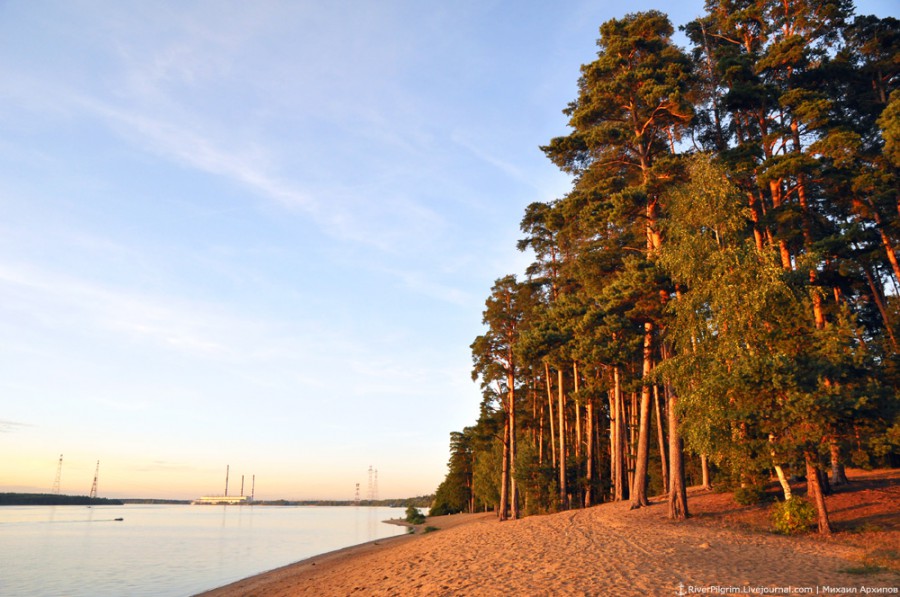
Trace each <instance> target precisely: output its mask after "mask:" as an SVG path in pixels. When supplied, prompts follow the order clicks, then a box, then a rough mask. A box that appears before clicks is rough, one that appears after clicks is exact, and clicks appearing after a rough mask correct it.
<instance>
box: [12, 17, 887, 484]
mask: <svg viewBox="0 0 900 597" xmlns="http://www.w3.org/2000/svg"><path fill="white" fill-rule="evenodd" d="M654 5H657V4H656V3H653V2H633V3H629V5H628V8H627V10H628V11H632V12H633V11H637V10H644V9H648V8H652V7H653V6H654ZM622 6H623V5H621V4H619V3H613V2H606V1H596V0H594V1H589V2H578V1H566V2H560V3H546V2H489V1H460V2H453V3H437V2H413V1H410V2H404V1H392V0H384V1H379V2H367V1H362V0H358V1H353V2H349V1H347V2H340V1H336V2H302V1H298V2H262V1H261V2H250V3H248V2H220V1H216V2H212V1H210V2H152V3H150V2H147V3H138V2H103V1H95V2H90V1H78V0H70V1H60V2H49V1H48V2H43V1H38V2H29V1H12V2H2V3H0V454H2V458H0V491H4V490H5V491H10V490H12V491H45V490H48V489H49V488H50V486H51V485H52V483H53V478H54V476H55V472H56V462H57V459H58V457H59V454H61V453H62V454H64V467H63V473H62V482H61V485H62V490H63V491H64V492H67V493H87V492H88V490H89V489H90V485H91V481H92V477H93V471H94V466H95V463H96V461H97V460H100V461H101V465H100V468H101V472H100V493H101V495H107V496H146V497H176V498H191V497H195V496H197V495H200V494H206V493H216V492H221V490H222V489H223V487H222V485H223V478H224V470H225V466H226V464H230V465H231V471H232V480H233V481H232V485H231V488H232V492H234V491H235V487H236V486H235V483H236V482H235V481H234V479H235V478H237V477H238V476H239V475H241V474H245V475H247V479H248V481H247V483H248V487H249V476H250V475H251V474H255V475H256V477H257V497H258V498H262V499H275V498H344V499H348V498H351V497H352V496H353V492H354V486H355V484H356V483H360V484H361V486H362V488H363V492H365V490H366V487H367V469H368V467H369V466H370V465H371V466H374V467H375V468H377V469H378V471H379V493H380V495H381V496H382V497H405V496H409V495H418V494H423V493H430V492H432V491H433V490H434V489H435V487H436V486H437V484H438V483H439V482H440V480H441V479H442V478H443V475H444V472H445V465H446V461H447V458H448V440H449V433H450V431H453V430H458V429H461V428H462V427H463V426H465V425H469V424H472V423H473V422H474V420H475V418H476V416H477V412H478V403H479V400H480V393H479V390H478V388H477V386H476V385H475V384H474V383H473V382H472V381H471V379H470V368H471V358H470V354H469V344H470V343H471V342H472V340H473V339H474V338H475V336H476V335H478V334H479V333H481V331H482V327H481V311H482V308H483V304H484V299H485V298H486V296H487V294H488V292H489V290H490V287H491V284H492V283H493V281H494V279H496V278H498V277H500V276H502V275H505V274H507V273H516V272H520V271H522V270H523V268H524V266H525V264H526V263H527V261H528V255H522V254H520V253H518V252H517V251H516V249H515V242H516V240H517V239H518V238H519V236H520V233H519V231H518V222H519V219H520V217H521V214H522V211H523V209H524V207H525V206H526V205H527V204H528V203H530V202H532V201H546V200H551V199H553V198H555V197H558V196H560V195H561V194H562V193H564V192H565V191H566V189H567V186H568V180H567V179H566V177H565V176H563V175H562V174H561V173H559V172H558V171H557V170H556V169H555V167H553V165H552V164H550V162H549V161H548V160H546V158H544V156H543V155H542V153H541V152H540V150H539V149H538V147H539V145H541V144H545V143H547V142H548V141H549V140H550V139H551V138H552V137H553V136H556V135H560V134H564V133H565V122H566V121H565V117H564V116H563V115H562V113H561V110H562V109H563V108H564V107H565V106H566V104H567V103H568V102H569V101H570V100H572V99H573V98H574V97H575V93H576V81H577V78H578V72H579V71H578V69H579V66H580V65H581V64H582V63H585V62H589V61H590V60H591V59H592V58H593V56H594V55H595V51H596V47H595V41H596V37H597V28H598V27H599V25H600V24H601V23H602V22H604V21H606V20H608V19H609V18H612V17H618V16H622V15H623V14H624V12H625V10H623V9H622ZM857 6H858V10H857V12H859V13H876V14H879V15H882V16H885V15H888V14H892V12H891V11H892V10H893V14H896V9H893V8H892V7H891V6H890V3H889V2H874V1H873V2H860V3H858V4H857ZM701 8H702V2H700V1H699V0H698V1H691V2H684V3H675V6H673V7H663V10H668V12H669V14H670V16H671V18H672V20H673V22H674V23H675V24H681V23H684V22H686V21H688V20H689V19H690V18H691V17H693V16H696V15H697V14H699V13H700V11H701Z"/></svg>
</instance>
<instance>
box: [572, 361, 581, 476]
mask: <svg viewBox="0 0 900 597" xmlns="http://www.w3.org/2000/svg"><path fill="white" fill-rule="evenodd" d="M572 383H573V385H574V387H575V462H580V461H581V397H579V396H578V361H574V362H573V363H572Z"/></svg>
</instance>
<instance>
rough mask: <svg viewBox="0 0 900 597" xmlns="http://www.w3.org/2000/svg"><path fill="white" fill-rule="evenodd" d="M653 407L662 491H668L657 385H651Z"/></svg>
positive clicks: (664, 446) (667, 474)
mask: <svg viewBox="0 0 900 597" xmlns="http://www.w3.org/2000/svg"><path fill="white" fill-rule="evenodd" d="M653 409H654V410H655V411H656V431H657V434H656V435H657V441H658V442H659V462H660V466H661V467H662V482H663V493H669V467H668V462H667V459H666V443H665V437H664V435H663V422H662V414H661V413H660V409H659V386H653Z"/></svg>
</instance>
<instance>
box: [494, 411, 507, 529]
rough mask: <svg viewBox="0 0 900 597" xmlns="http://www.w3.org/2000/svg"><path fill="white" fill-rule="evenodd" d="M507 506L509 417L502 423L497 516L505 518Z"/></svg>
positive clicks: (501, 518)
mask: <svg viewBox="0 0 900 597" xmlns="http://www.w3.org/2000/svg"><path fill="white" fill-rule="evenodd" d="M508 507H509V419H506V421H504V423H503V464H502V465H501V470H500V508H499V512H498V513H497V517H498V518H499V519H500V520H501V521H503V520H506V517H507V510H508Z"/></svg>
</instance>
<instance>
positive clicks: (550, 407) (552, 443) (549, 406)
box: [544, 362, 556, 466]
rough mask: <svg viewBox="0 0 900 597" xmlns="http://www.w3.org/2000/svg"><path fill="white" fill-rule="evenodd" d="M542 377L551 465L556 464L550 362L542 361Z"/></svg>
mask: <svg viewBox="0 0 900 597" xmlns="http://www.w3.org/2000/svg"><path fill="white" fill-rule="evenodd" d="M544 378H545V379H546V380H547V410H548V412H549V414H550V455H551V456H552V457H553V460H552V462H553V465H554V466H555V465H556V433H555V431H554V424H553V383H552V380H551V378H550V364H549V363H546V362H545V363H544Z"/></svg>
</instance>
